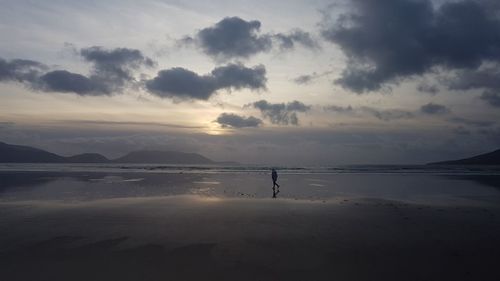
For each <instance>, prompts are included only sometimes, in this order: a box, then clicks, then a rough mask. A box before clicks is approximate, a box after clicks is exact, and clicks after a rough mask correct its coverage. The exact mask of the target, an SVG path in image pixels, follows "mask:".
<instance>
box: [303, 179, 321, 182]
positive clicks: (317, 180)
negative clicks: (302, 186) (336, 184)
mask: <svg viewBox="0 0 500 281" xmlns="http://www.w3.org/2000/svg"><path fill="white" fill-rule="evenodd" d="M306 181H316V182H326V180H323V179H306Z"/></svg>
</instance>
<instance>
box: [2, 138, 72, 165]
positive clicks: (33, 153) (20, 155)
mask: <svg viewBox="0 0 500 281" xmlns="http://www.w3.org/2000/svg"><path fill="white" fill-rule="evenodd" d="M0 162H2V163H64V162H66V158H65V157H62V156H59V155H57V154H54V153H50V152H47V151H45V150H41V149H37V148H33V147H29V146H23V145H13V144H7V143H3V142H0Z"/></svg>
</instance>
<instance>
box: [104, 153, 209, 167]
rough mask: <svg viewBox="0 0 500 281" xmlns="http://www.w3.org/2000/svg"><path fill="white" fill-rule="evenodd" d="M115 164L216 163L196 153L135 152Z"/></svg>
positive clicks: (116, 160) (119, 159)
mask: <svg viewBox="0 0 500 281" xmlns="http://www.w3.org/2000/svg"><path fill="white" fill-rule="evenodd" d="M113 162H115V163H136V164H137V163H155V164H214V163H215V162H214V161H212V160H210V159H208V158H206V157H205V156H202V155H200V154H196V153H184V152H175V151H152V150H151V151H150V150H143V151H133V152H130V153H129V154H127V155H125V156H123V157H120V158H118V159H115V160H113Z"/></svg>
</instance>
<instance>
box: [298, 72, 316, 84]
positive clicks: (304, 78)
mask: <svg viewBox="0 0 500 281" xmlns="http://www.w3.org/2000/svg"><path fill="white" fill-rule="evenodd" d="M315 74H316V73H313V74H304V75H300V76H298V77H296V78H294V79H293V81H294V82H295V83H297V84H299V85H305V84H309V83H311V81H312V80H314V78H315Z"/></svg>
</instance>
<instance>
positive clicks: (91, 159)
mask: <svg viewBox="0 0 500 281" xmlns="http://www.w3.org/2000/svg"><path fill="white" fill-rule="evenodd" d="M66 162H69V163H107V162H110V160H109V159H108V158H106V157H104V156H102V155H101V154H98V153H83V154H78V155H74V156H70V157H66Z"/></svg>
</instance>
